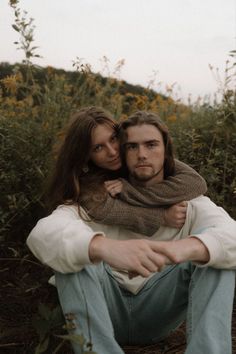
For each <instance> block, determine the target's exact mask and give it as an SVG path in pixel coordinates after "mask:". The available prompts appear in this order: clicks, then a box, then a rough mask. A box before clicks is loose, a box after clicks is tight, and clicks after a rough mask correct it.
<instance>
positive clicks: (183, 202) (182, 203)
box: [177, 200, 188, 207]
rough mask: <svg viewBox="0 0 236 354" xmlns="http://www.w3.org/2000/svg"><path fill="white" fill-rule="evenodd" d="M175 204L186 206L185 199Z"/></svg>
mask: <svg viewBox="0 0 236 354" xmlns="http://www.w3.org/2000/svg"><path fill="white" fill-rule="evenodd" d="M177 205H179V206H182V207H187V206H188V203H187V202H186V200H183V201H182V202H180V203H178V204H177Z"/></svg>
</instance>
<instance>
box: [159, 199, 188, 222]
mask: <svg viewBox="0 0 236 354" xmlns="http://www.w3.org/2000/svg"><path fill="white" fill-rule="evenodd" d="M187 206H188V204H187V202H185V201H183V202H180V203H178V204H175V205H172V206H171V207H169V208H168V209H165V214H164V217H165V225H166V226H170V227H175V228H177V229H180V228H181V227H183V225H184V223H185V219H186V213H187Z"/></svg>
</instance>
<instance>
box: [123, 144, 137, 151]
mask: <svg viewBox="0 0 236 354" xmlns="http://www.w3.org/2000/svg"><path fill="white" fill-rule="evenodd" d="M135 149H137V145H135V144H127V145H126V150H127V151H132V150H135Z"/></svg>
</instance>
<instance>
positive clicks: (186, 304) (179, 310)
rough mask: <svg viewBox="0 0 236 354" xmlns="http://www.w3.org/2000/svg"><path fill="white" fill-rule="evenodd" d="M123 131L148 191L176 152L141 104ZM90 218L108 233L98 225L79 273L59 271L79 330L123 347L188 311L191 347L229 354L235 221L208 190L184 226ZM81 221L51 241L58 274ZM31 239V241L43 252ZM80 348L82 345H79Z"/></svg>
mask: <svg viewBox="0 0 236 354" xmlns="http://www.w3.org/2000/svg"><path fill="white" fill-rule="evenodd" d="M121 133H122V136H121V141H122V145H123V148H124V154H125V160H126V165H127V168H128V170H129V173H130V181H131V183H132V184H133V185H134V186H137V188H140V186H141V187H144V188H147V189H148V188H149V187H150V186H152V185H153V184H156V183H159V182H161V181H162V180H163V178H165V177H166V175H168V173H169V172H170V170H171V169H172V168H173V156H172V151H171V142H170V140H169V135H168V131H167V130H166V128H165V126H164V125H163V124H162V122H160V121H159V119H158V117H156V116H155V115H154V114H151V113H146V112H138V113H136V114H134V115H133V116H131V117H130V118H129V119H128V120H127V121H125V122H124V123H123V124H122V128H121ZM65 208H66V207H65ZM62 209H63V207H62ZM59 213H60V211H59V212H58V217H59ZM68 214H69V213H68ZM65 220H66V218H65ZM58 221H59V218H58ZM68 225H69V226H68ZM90 225H91V227H92V228H96V229H97V230H102V231H104V233H105V234H106V235H107V236H108V237H104V235H103V234H102V233H98V234H97V235H96V236H94V237H93V238H92V239H91V240H90V242H89V244H88V245H87V249H88V256H87V257H86V252H84V255H85V256H84V259H82V257H81V258H80V260H77V263H78V264H77V267H78V268H77V269H78V270H80V271H78V272H77V273H73V274H62V273H58V272H57V273H56V285H57V288H58V293H59V298H60V302H61V305H62V308H63V312H64V314H65V317H66V318H67V321H68V323H69V324H70V325H72V327H73V328H74V329H73V331H72V332H73V333H74V334H80V333H83V334H84V335H85V337H86V338H87V340H88V341H91V342H92V344H93V350H94V351H95V352H97V353H98V354H120V353H123V351H122V349H121V347H120V345H123V344H151V343H154V342H157V341H158V340H161V339H162V338H164V337H166V336H167V335H168V333H169V332H170V331H172V330H173V329H175V328H176V327H177V326H178V325H179V324H180V323H181V322H182V321H183V320H184V319H186V320H187V348H186V353H187V354H190V353H191V354H198V353H201V354H204V353H205V354H223V353H227V354H230V353H231V317H232V303H233V296H234V279H235V272H234V271H232V270H230V269H232V268H235V266H236V223H235V222H234V221H233V220H232V219H231V218H230V217H229V216H228V215H227V214H226V213H225V212H224V211H223V209H221V208H218V207H217V206H215V204H214V203H212V202H211V201H210V200H209V199H208V198H206V197H199V198H196V199H194V200H192V201H190V202H189V203H188V212H187V217H186V221H185V224H184V226H183V228H182V229H180V230H179V229H174V228H168V227H163V226H162V227H160V228H159V230H158V231H157V232H156V233H155V234H154V235H153V236H152V237H150V238H144V237H143V236H142V235H138V234H134V233H132V232H127V231H124V230H122V229H120V228H116V227H115V226H112V227H111V226H105V225H104V226H103V227H102V226H101V225H99V226H98V225H97V226H96V225H95V223H91V224H90ZM75 229H76V225H74V226H73V223H72V222H71V221H69V218H68V219H67V227H66V228H64V229H63V232H62V233H63V235H64V236H63V237H64V238H63V237H62V239H60V242H61V243H62V245H59V244H58V245H56V244H55V242H54V244H53V243H52V244H51V246H52V247H53V246H54V247H57V249H58V252H57V255H58V256H57V260H56V263H57V264H56V266H55V267H54V268H55V269H56V270H59V271H60V272H61V271H64V269H65V268H66V267H65V268H63V266H61V264H63V262H64V261H65V259H63V256H62V254H63V251H62V250H63V247H65V246H66V242H67V241H68V235H69V234H71V233H73V232H75ZM58 232H60V231H58ZM54 234H55V232H54ZM32 237H34V234H32V235H31V238H29V241H28V244H29V246H30V247H31V249H32V250H33V251H34V253H35V254H36V253H37V252H38V250H37V249H36V246H33V245H32ZM52 239H53V238H52ZM52 239H51V240H52ZM58 240H59V239H58ZM62 241H63V242H62ZM49 243H50V241H47V245H49ZM67 246H68V245H67ZM80 247H82V244H80ZM41 253H42V252H41ZM60 254H61V256H60ZM88 259H89V260H88ZM89 261H91V262H92V263H93V265H89ZM44 262H45V263H47V264H50V260H46V259H44ZM66 262H67V268H66V272H68V269H69V266H68V264H69V265H70V266H71V269H73V270H74V269H75V268H76V260H75V259H74V260H73V262H72V260H71V262H70V260H66ZM72 263H73V264H72ZM218 268H221V269H218ZM118 343H119V344H118ZM73 346H74V350H75V352H76V353H81V348H80V346H79V345H77V344H74V345H73Z"/></svg>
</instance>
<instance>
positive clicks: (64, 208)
mask: <svg viewBox="0 0 236 354" xmlns="http://www.w3.org/2000/svg"><path fill="white" fill-rule="evenodd" d="M52 215H55V216H56V215H58V216H65V217H66V216H74V217H76V218H79V219H80V218H81V216H82V217H85V218H86V217H87V213H86V212H85V210H84V209H83V208H82V207H81V206H78V204H70V203H68V204H67V203H65V204H60V205H58V207H57V208H56V209H55V210H54V211H53V212H52Z"/></svg>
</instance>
